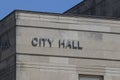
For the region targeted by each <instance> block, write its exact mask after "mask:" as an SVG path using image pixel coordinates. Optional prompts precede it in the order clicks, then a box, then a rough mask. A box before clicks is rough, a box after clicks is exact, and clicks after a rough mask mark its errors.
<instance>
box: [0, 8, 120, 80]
mask: <svg viewBox="0 0 120 80" xmlns="http://www.w3.org/2000/svg"><path fill="white" fill-rule="evenodd" d="M119 25H120V21H119V20H114V19H102V18H92V17H78V16H65V15H62V14H54V13H40V12H33V11H20V10H17V11H14V12H12V13H11V14H10V15H8V16H7V17H5V18H4V19H3V20H1V22H0V80H56V79H57V80H120V26H119Z"/></svg>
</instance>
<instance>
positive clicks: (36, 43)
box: [31, 38, 38, 47]
mask: <svg viewBox="0 0 120 80" xmlns="http://www.w3.org/2000/svg"><path fill="white" fill-rule="evenodd" d="M31 43H32V46H34V47H36V46H37V45H38V38H33V39H32V42H31Z"/></svg>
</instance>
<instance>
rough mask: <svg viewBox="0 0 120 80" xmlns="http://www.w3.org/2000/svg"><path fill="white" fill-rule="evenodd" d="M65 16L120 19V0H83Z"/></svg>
mask: <svg viewBox="0 0 120 80" xmlns="http://www.w3.org/2000/svg"><path fill="white" fill-rule="evenodd" d="M64 14H69V15H92V16H104V17H115V18H119V17H120V0H83V1H82V2H81V3H79V4H78V5H76V6H74V7H73V8H71V9H69V10H68V11H66V12H65V13H64Z"/></svg>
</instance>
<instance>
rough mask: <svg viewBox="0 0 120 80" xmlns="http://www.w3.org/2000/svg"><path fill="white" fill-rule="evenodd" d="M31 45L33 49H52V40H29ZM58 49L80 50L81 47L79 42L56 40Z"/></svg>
mask: <svg viewBox="0 0 120 80" xmlns="http://www.w3.org/2000/svg"><path fill="white" fill-rule="evenodd" d="M31 44H32V46H33V47H46V45H47V47H50V48H52V47H53V44H54V40H53V39H50V38H37V37H35V38H33V39H32V40H31ZM57 44H58V48H65V49H67V48H69V49H78V50H82V47H81V45H80V42H79V41H76V40H58V41H57Z"/></svg>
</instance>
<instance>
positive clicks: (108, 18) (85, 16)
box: [0, 10, 120, 22]
mask: <svg viewBox="0 0 120 80" xmlns="http://www.w3.org/2000/svg"><path fill="white" fill-rule="evenodd" d="M17 12H18V13H19V12H24V13H33V14H34V13H36V14H43V15H55V16H63V17H75V18H79V17H84V18H92V19H96V18H97V19H104V20H116V21H118V20H120V18H116V17H106V16H91V15H68V14H60V13H51V12H39V11H30V10H14V11H12V12H11V13H10V14H8V15H7V16H6V17H4V18H3V19H1V20H0V22H2V21H3V20H5V19H6V18H7V17H9V16H10V15H12V14H16V13H17Z"/></svg>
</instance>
